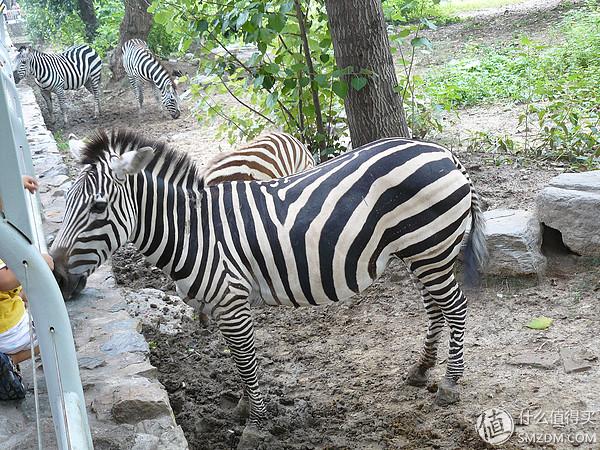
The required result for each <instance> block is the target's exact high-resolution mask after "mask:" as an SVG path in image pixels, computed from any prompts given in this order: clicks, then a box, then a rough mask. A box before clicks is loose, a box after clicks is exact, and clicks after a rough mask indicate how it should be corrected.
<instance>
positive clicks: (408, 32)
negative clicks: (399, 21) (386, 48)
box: [398, 28, 412, 38]
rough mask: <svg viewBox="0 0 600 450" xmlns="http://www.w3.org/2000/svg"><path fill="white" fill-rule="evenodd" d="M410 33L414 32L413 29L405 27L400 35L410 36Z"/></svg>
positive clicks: (401, 36) (402, 36)
mask: <svg viewBox="0 0 600 450" xmlns="http://www.w3.org/2000/svg"><path fill="white" fill-rule="evenodd" d="M410 33H412V30H411V29H410V28H404V29H402V30H400V32H399V33H398V37H400V38H405V37H407V36H409V35H410Z"/></svg>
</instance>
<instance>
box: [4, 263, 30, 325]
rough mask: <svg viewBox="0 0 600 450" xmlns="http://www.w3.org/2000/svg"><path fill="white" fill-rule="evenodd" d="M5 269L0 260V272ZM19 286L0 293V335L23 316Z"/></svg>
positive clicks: (23, 304)
mask: <svg viewBox="0 0 600 450" xmlns="http://www.w3.org/2000/svg"><path fill="white" fill-rule="evenodd" d="M5 268H6V264H4V261H2V260H1V259H0V270H3V269H5ZM22 289H23V288H22V287H21V286H19V287H16V288H15V289H12V290H10V291H0V333H4V332H5V331H8V330H10V329H11V328H12V327H14V326H15V325H17V324H18V323H19V322H20V321H21V319H22V318H23V316H24V315H25V303H23V299H22V298H21V297H20V295H19V294H20V293H21V290H22Z"/></svg>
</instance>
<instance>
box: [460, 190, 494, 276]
mask: <svg viewBox="0 0 600 450" xmlns="http://www.w3.org/2000/svg"><path fill="white" fill-rule="evenodd" d="M487 257H488V252H487V246H486V243H485V219H484V218H483V211H482V207H481V199H480V198H479V195H478V194H477V192H476V191H475V189H474V188H473V185H471V231H470V232H469V236H468V237H467V243H466V246H465V249H464V254H463V260H464V268H465V285H466V286H469V287H476V286H479V283H480V281H481V275H480V270H482V269H483V267H484V265H485V263H486V261H487Z"/></svg>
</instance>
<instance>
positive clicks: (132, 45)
mask: <svg viewBox="0 0 600 450" xmlns="http://www.w3.org/2000/svg"><path fill="white" fill-rule="evenodd" d="M123 67H124V68H125V72H126V73H127V77H128V78H129V83H130V84H131V87H132V88H133V91H134V93H135V95H136V97H137V100H138V105H139V111H140V112H141V110H142V104H143V103H144V86H143V85H144V82H146V81H148V82H150V83H151V84H152V85H153V88H154V93H155V95H156V98H157V101H160V103H161V104H162V105H163V106H164V107H165V108H166V110H167V111H168V112H169V114H170V115H171V117H172V118H173V119H177V118H178V117H179V115H180V114H181V111H180V108H179V96H178V95H177V87H176V86H175V82H174V81H173V78H171V75H170V74H169V72H168V71H167V69H165V67H164V66H163V65H162V64H161V63H160V61H159V60H158V59H157V58H156V56H154V54H153V53H152V52H151V51H150V49H149V48H148V44H146V43H145V42H144V41H142V40H141V39H130V40H129V41H127V42H125V43H124V44H123ZM158 92H160V100H159V94H158Z"/></svg>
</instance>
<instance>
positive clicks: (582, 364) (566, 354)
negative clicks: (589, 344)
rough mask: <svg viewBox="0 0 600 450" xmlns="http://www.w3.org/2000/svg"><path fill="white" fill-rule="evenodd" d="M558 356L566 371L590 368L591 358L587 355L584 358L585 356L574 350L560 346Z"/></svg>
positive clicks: (580, 370)
mask: <svg viewBox="0 0 600 450" xmlns="http://www.w3.org/2000/svg"><path fill="white" fill-rule="evenodd" d="M560 357H561V358H562V362H563V368H564V369H565V372H566V373H577V372H584V371H586V370H589V369H591V368H592V364H591V363H590V362H589V360H590V359H591V358H589V357H588V358H587V359H588V360H586V359H585V356H584V355H582V354H581V352H578V351H576V350H572V349H570V348H561V349H560Z"/></svg>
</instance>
